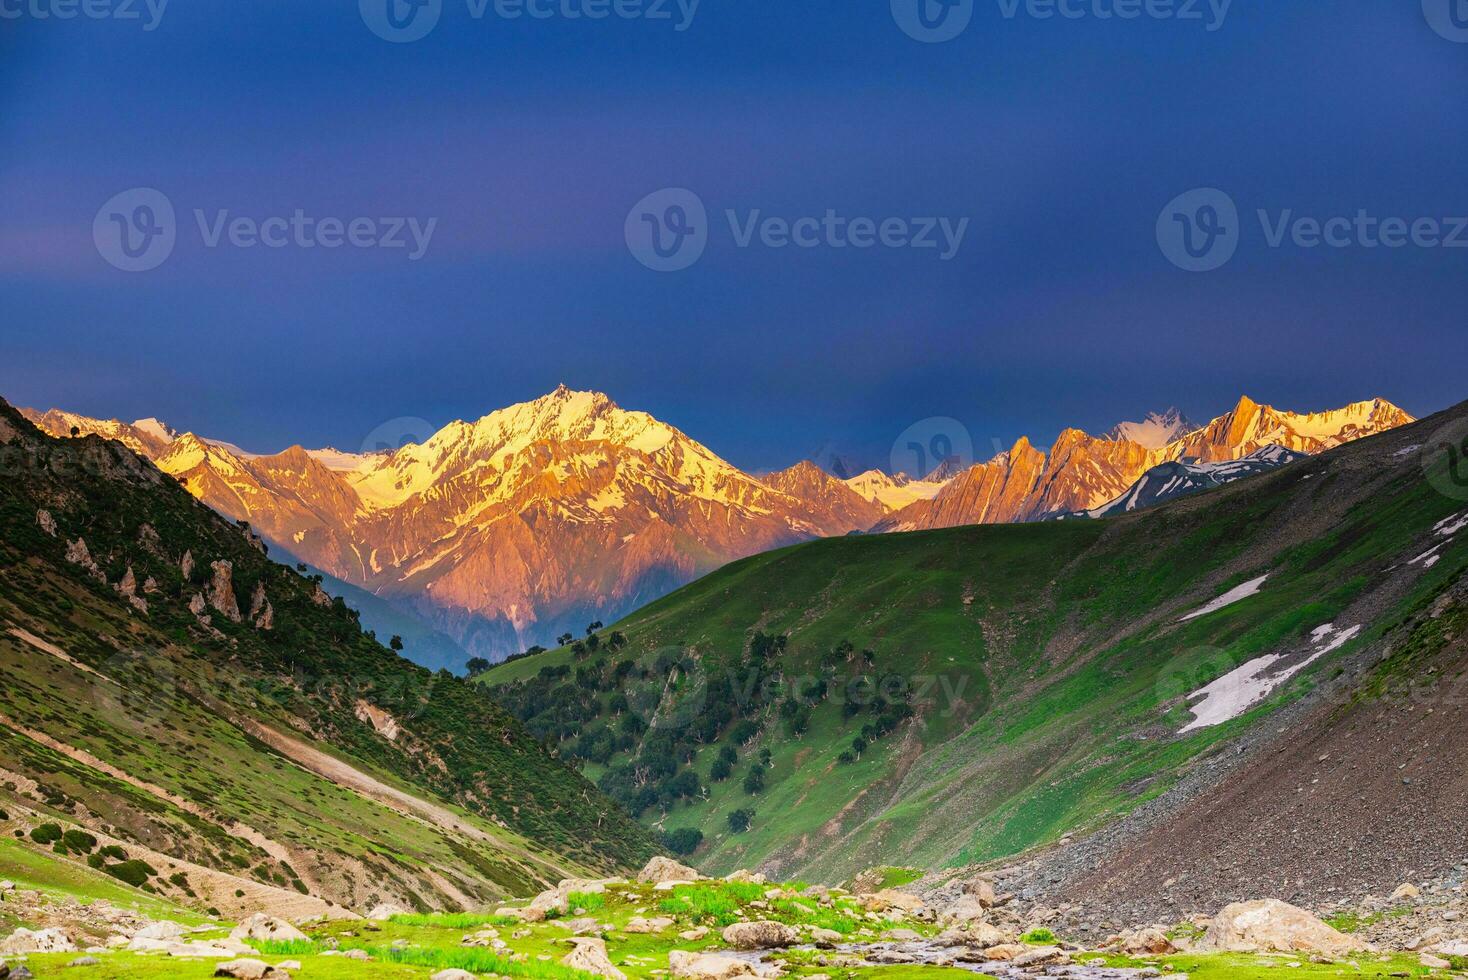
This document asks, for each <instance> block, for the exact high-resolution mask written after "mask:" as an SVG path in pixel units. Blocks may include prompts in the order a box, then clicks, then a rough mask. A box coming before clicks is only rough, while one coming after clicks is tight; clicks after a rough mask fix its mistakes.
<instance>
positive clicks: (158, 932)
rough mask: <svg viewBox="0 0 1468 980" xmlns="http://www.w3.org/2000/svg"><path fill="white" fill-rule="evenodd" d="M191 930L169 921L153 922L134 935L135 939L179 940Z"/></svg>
mask: <svg viewBox="0 0 1468 980" xmlns="http://www.w3.org/2000/svg"><path fill="white" fill-rule="evenodd" d="M188 931H189V930H188V929H187V928H186V927H184V926H182V925H180V924H178V923H177V922H172V921H170V920H168V919H164V920H162V921H161V922H152V923H149V924H148V925H147V926H144V927H143V928H142V929H139V930H138V931H137V932H136V933H134V934H133V938H134V939H177V938H178V937H179V936H182V935H184V934H185V933H187V932H188Z"/></svg>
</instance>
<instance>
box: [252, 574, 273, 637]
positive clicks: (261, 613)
mask: <svg viewBox="0 0 1468 980" xmlns="http://www.w3.org/2000/svg"><path fill="white" fill-rule="evenodd" d="M250 621H251V622H252V623H254V624H255V628H256V629H258V630H268V629H271V628H273V627H274V626H275V609H274V607H272V606H271V605H270V598H269V597H268V596H267V595H266V594H265V583H264V582H256V583H255V594H254V595H253V596H252V597H251V598H250Z"/></svg>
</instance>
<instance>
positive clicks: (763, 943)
mask: <svg viewBox="0 0 1468 980" xmlns="http://www.w3.org/2000/svg"><path fill="white" fill-rule="evenodd" d="M723 936H724V942H726V943H728V944H729V945H730V946H733V947H734V948H735V949H746V950H748V949H779V948H782V947H785V946H794V945H795V944H796V943H798V942H800V933H798V932H796V931H795V930H794V929H792V928H791V927H790V926H787V925H786V924H785V923H783V922H770V921H767V920H760V921H758V922H736V923H734V924H733V925H732V926H728V927H726V928H725V929H724V932H723Z"/></svg>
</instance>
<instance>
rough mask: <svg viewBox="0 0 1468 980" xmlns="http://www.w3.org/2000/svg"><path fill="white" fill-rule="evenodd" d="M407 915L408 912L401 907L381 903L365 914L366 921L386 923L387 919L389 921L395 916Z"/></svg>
mask: <svg viewBox="0 0 1468 980" xmlns="http://www.w3.org/2000/svg"><path fill="white" fill-rule="evenodd" d="M407 914H408V910H407V909H405V908H403V907H402V906H401V905H394V904H393V903H392V902H383V903H381V904H380V905H377V906H374V907H373V909H372V910H371V911H370V912H368V913H367V921H368V922H386V921H387V920H388V919H391V918H392V917H393V916H395V915H407Z"/></svg>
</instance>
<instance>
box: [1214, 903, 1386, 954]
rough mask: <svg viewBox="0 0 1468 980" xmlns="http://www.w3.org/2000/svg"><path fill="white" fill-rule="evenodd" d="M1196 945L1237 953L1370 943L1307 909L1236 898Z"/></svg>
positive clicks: (1342, 949)
mask: <svg viewBox="0 0 1468 980" xmlns="http://www.w3.org/2000/svg"><path fill="white" fill-rule="evenodd" d="M1197 948H1198V949H1199V950H1202V951H1218V952H1234V953H1252V952H1278V953H1298V952H1312V953H1349V952H1355V951H1358V950H1363V949H1367V948H1368V947H1367V945H1366V944H1365V943H1363V942H1362V941H1361V940H1359V939H1356V938H1354V937H1352V936H1348V935H1346V934H1345V933H1342V932H1337V931H1336V930H1335V929H1332V928H1331V927H1330V926H1328V925H1326V924H1325V923H1324V922H1321V921H1320V920H1319V919H1317V918H1316V917H1315V916H1313V915H1311V914H1310V913H1309V912H1306V911H1305V910H1304V909H1301V908H1296V907H1295V906H1293V905H1290V904H1289V903H1287V902H1281V901H1278V900H1277V899H1272V898H1268V899H1263V900H1260V901H1254V902H1235V903H1234V904H1233V905H1230V906H1228V907H1227V908H1225V909H1224V910H1223V911H1222V912H1219V913H1218V914H1217V915H1215V916H1214V917H1213V924H1212V925H1211V926H1209V927H1208V932H1207V933H1205V934H1204V936H1203V939H1202V940H1201V941H1200V942H1199V943H1198V947H1197Z"/></svg>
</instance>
